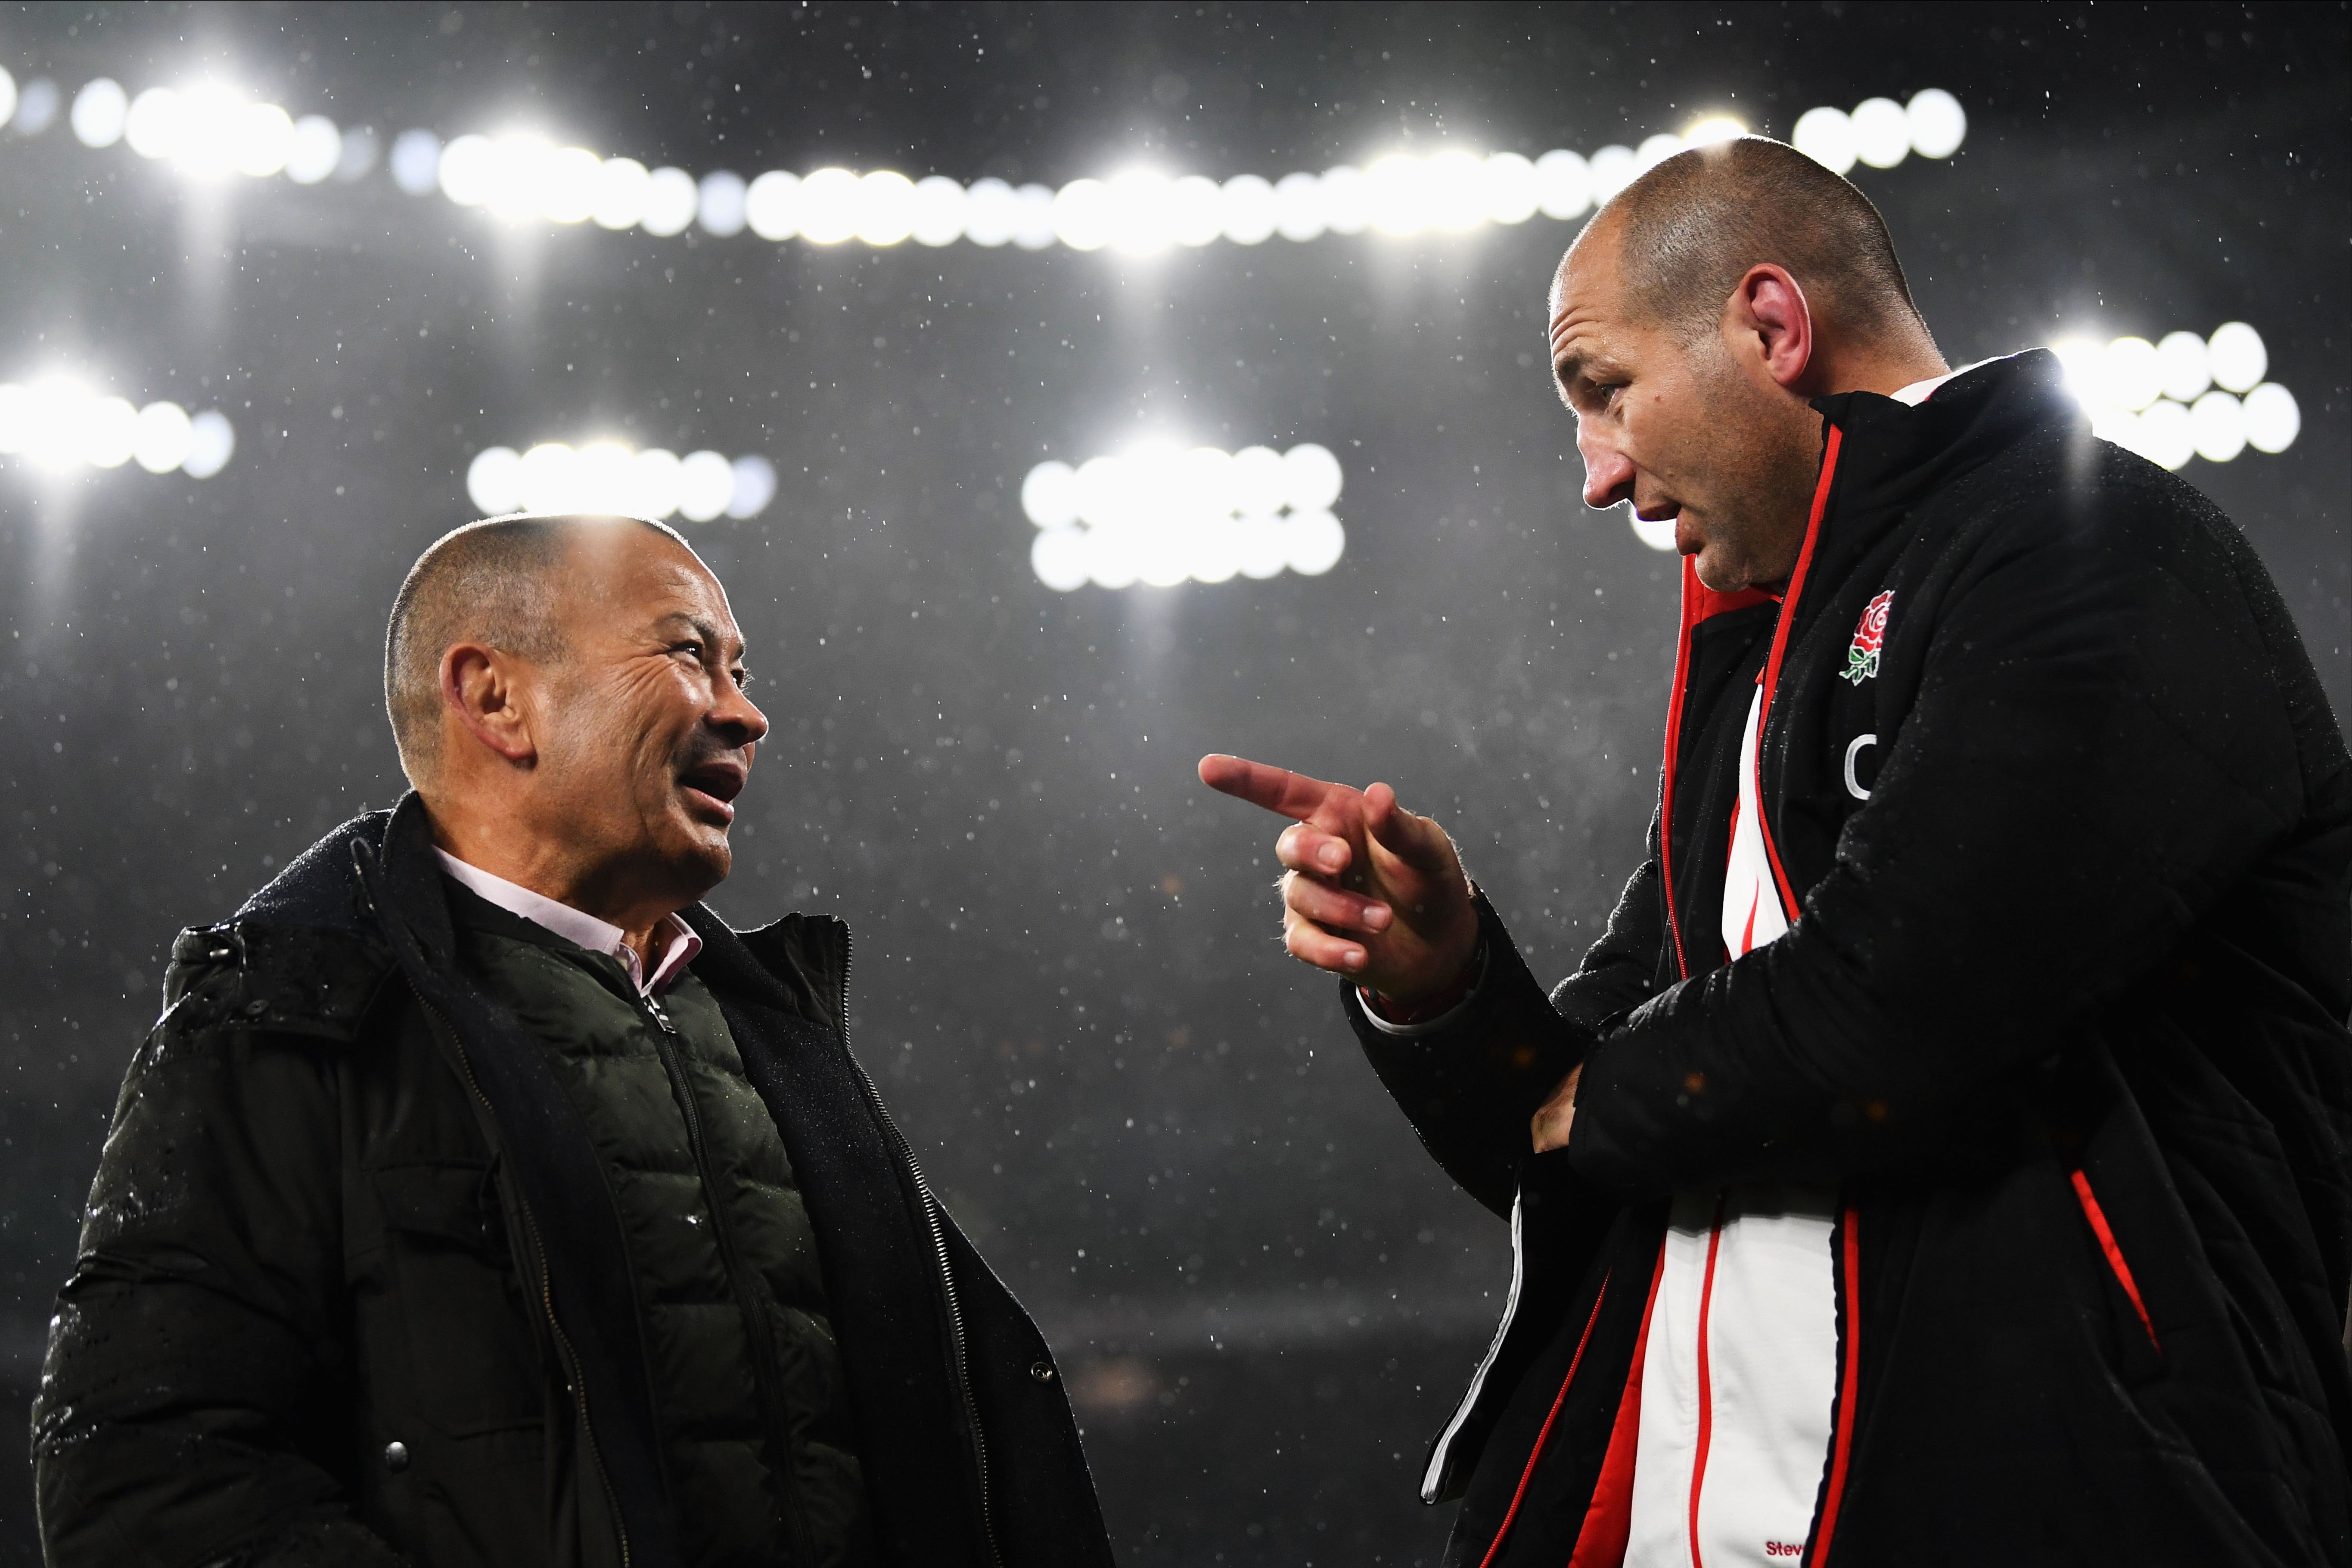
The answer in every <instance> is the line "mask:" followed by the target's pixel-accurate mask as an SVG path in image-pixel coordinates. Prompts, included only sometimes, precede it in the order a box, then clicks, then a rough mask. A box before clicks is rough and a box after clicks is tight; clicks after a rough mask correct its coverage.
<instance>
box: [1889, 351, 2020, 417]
mask: <svg viewBox="0 0 2352 1568" xmlns="http://www.w3.org/2000/svg"><path fill="white" fill-rule="evenodd" d="M1999 358H2000V355H1999V354H1995V355H1993V359H1999ZM1990 363H1992V360H1991V359H1980V360H1979V361H1977V363H1976V364H1964V365H1962V366H1960V368H1959V369H1958V370H1948V371H1946V372H1945V373H1944V374H1941V375H1931V376H1929V377H1928V378H1927V380H1925V381H1915V382H1913V383H1912V384H1910V385H1908V386H1906V387H1905V388H1903V390H1902V391H1900V392H1895V393H1890V394H1888V395H1889V396H1891V397H1893V398H1894V399H1895V402H1897V403H1907V404H1909V405H1911V406H1912V407H1914V408H1916V407H1918V406H1919V405H1921V404H1923V403H1925V402H1927V399H1928V397H1929V395H1932V394H1933V393H1934V392H1935V390H1936V388H1937V387H1939V386H1941V385H1943V384H1944V383H1946V382H1948V381H1949V380H1951V379H1952V378H1953V377H1954V376H1956V375H1966V374H1969V372H1970V371H1972V370H1974V369H1976V368H1977V365H1982V364H1990Z"/></svg>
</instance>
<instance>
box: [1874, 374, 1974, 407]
mask: <svg viewBox="0 0 2352 1568" xmlns="http://www.w3.org/2000/svg"><path fill="white" fill-rule="evenodd" d="M1958 374H1960V373H1959V372H1958V371H1957V370H1948V371H1946V372H1945V373H1944V374H1941V375H1931V376H1929V377H1928V378H1927V380H1925V381H1915V382H1913V383H1912V384H1910V385H1908V386H1906V387H1904V388H1903V389H1902V390H1901V391H1899V392H1890V393H1888V394H1887V395H1888V396H1889V397H1892V398H1893V399H1895V402H1897V403H1907V404H1909V405H1911V406H1912V407H1914V408H1916V407H1918V406H1919V405H1921V404H1923V403H1925V402H1927V397H1928V395H1929V394H1931V393H1933V392H1934V391H1935V390H1936V388H1937V387H1939V386H1941V385H1943V384H1944V383H1946V382H1948V381H1949V380H1951V379H1952V377H1954V376H1956V375H1958Z"/></svg>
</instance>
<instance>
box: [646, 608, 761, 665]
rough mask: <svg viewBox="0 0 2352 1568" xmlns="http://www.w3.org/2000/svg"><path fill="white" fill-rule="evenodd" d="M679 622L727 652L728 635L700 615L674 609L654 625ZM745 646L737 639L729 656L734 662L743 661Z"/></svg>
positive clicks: (697, 635)
mask: <svg viewBox="0 0 2352 1568" xmlns="http://www.w3.org/2000/svg"><path fill="white" fill-rule="evenodd" d="M679 622H684V623H685V624H686V626H688V628H690V629H691V630H692V631H693V633H694V635H695V636H696V637H699V638H701V639H702V641H704V642H705V643H708V644H709V646H711V647H715V648H718V649H719V651H720V652H721V653H726V652H727V650H728V640H727V635H726V634H725V633H724V632H721V631H720V630H719V628H718V627H717V626H713V625H711V624H710V623H709V621H706V620H704V619H702V618H701V617H700V616H693V615H689V614H688V613H687V612H686V611H684V610H672V611H671V612H670V613H669V614H667V615H666V616H662V617H661V618H660V619H659V620H657V621H656V622H655V623H654V625H655V626H656V628H667V627H669V626H674V625H676V624H677V623H679ZM745 646H746V645H745V644H744V643H743V642H741V641H740V639H739V640H737V641H736V643H735V644H734V651H733V652H732V654H731V655H730V656H729V657H730V659H731V661H732V662H734V663H738V664H740V663H741V662H742V659H743V651H744V647H745Z"/></svg>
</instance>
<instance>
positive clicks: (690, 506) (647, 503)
mask: <svg viewBox="0 0 2352 1568" xmlns="http://www.w3.org/2000/svg"><path fill="white" fill-rule="evenodd" d="M466 493H467V496H469V497H470V498H472V500H473V502H474V505H475V506H477V507H478V508H479V509H480V510H481V511H482V513H483V514H484V515H485V516H497V515H499V514H501V513H505V512H510V511H541V512H574V511H596V512H617V513H620V514H622V515H625V516H628V517H650V518H666V517H672V516H677V517H683V518H685V519H686V520H687V521H688V522H709V521H711V520H712V519H713V518H716V517H719V516H720V515H722V514H723V515H725V516H728V517H735V518H744V517H757V516H759V515H760V513H761V512H763V511H765V510H767V509H768V503H769V502H770V501H772V500H775V498H776V468H775V465H774V464H772V463H771V462H769V461H768V459H767V458H762V457H761V456H759V455H758V454H756V453H751V454H747V455H745V456H743V457H740V458H735V459H734V460H733V461H732V462H730V461H729V460H728V459H727V458H725V457H723V456H722V455H720V454H719V453H717V452H688V454H687V455H686V456H685V457H683V458H681V457H679V456H678V455H677V453H675V452H671V451H667V450H665V449H664V448H662V447H646V449H645V450H644V451H641V452H640V451H634V450H632V449H631V448H630V447H627V446H625V445H624V444H623V443H621V442H618V441H591V442H588V443H587V444H585V445H583V446H580V447H572V446H567V445H565V444H564V443H563V442H561V441H542V442H541V443H540V444H539V445H538V446H536V447H531V448H530V449H529V450H528V451H522V452H518V451H516V450H515V449H514V448H513V447H489V448H488V449H487V450H485V451H482V452H480V453H478V454H476V456H475V458H474V460H473V461H472V462H471V463H470V464H468V465H467V468H466Z"/></svg>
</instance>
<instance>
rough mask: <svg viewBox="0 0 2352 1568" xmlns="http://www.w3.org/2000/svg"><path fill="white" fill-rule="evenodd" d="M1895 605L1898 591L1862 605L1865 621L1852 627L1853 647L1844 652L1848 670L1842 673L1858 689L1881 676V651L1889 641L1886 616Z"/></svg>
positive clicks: (1888, 591) (1887, 593)
mask: <svg viewBox="0 0 2352 1568" xmlns="http://www.w3.org/2000/svg"><path fill="white" fill-rule="evenodd" d="M1894 603H1895V590H1894V589H1892V588H1889V589H1887V590H1886V591H1885V593H1883V594H1881V595H1878V597H1876V598H1874V599H1873V600H1871V601H1870V603H1869V604H1867V605H1864V606H1863V609H1862V622H1861V624H1860V625H1858V626H1855V627H1854V628H1853V646H1852V647H1849V648H1847V649H1846V650H1845V668H1844V669H1843V671H1842V672H1841V673H1843V675H1844V676H1845V678H1846V679H1848V680H1851V681H1852V682H1853V683H1854V684H1855V685H1856V686H1860V685H1861V684H1862V683H1863V682H1864V681H1865V680H1868V679H1870V678H1871V677H1872V676H1874V675H1876V674H1877V673H1878V650H1879V649H1880V648H1881V647H1884V646H1885V642H1886V613H1887V611H1888V610H1889V609H1890V608H1891V607H1892V606H1893V605H1894Z"/></svg>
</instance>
